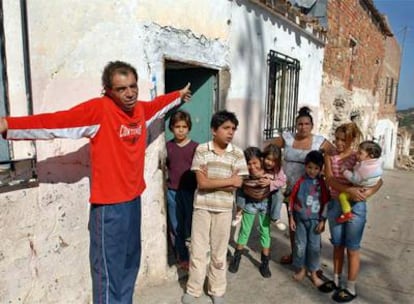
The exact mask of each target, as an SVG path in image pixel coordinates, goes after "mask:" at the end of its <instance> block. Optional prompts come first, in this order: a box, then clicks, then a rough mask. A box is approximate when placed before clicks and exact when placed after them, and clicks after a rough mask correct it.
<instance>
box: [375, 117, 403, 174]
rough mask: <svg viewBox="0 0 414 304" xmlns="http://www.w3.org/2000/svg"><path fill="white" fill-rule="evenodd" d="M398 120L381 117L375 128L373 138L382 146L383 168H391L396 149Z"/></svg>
mask: <svg viewBox="0 0 414 304" xmlns="http://www.w3.org/2000/svg"><path fill="white" fill-rule="evenodd" d="M397 131H398V122H392V121H391V120H389V119H381V120H379V121H378V123H377V126H376V128H375V139H376V141H377V142H378V144H379V145H380V146H381V148H382V159H383V162H384V163H383V165H384V169H393V168H394V163H395V153H396V151H397Z"/></svg>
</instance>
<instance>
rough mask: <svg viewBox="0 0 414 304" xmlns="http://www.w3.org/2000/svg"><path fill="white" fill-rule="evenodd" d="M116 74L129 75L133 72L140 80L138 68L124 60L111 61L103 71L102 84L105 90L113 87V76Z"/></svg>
mask: <svg viewBox="0 0 414 304" xmlns="http://www.w3.org/2000/svg"><path fill="white" fill-rule="evenodd" d="M115 74H121V75H125V76H126V75H128V74H133V75H134V76H135V79H136V80H137V81H138V73H137V70H136V69H135V68H134V67H133V66H132V65H130V64H129V63H126V62H123V61H110V62H108V64H107V65H106V66H105V68H104V70H103V72H102V86H103V88H104V90H106V89H112V78H113V77H114V75H115Z"/></svg>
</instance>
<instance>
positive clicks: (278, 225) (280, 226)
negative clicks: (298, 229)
mask: <svg viewBox="0 0 414 304" xmlns="http://www.w3.org/2000/svg"><path fill="white" fill-rule="evenodd" d="M273 225H275V226H276V228H277V229H279V230H280V231H285V230H286V229H287V225H286V224H285V223H283V222H282V221H281V220H276V221H275V222H273Z"/></svg>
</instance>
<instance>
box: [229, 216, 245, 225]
mask: <svg viewBox="0 0 414 304" xmlns="http://www.w3.org/2000/svg"><path fill="white" fill-rule="evenodd" d="M242 217H243V216H242V215H241V214H236V216H235V217H234V220H232V221H231V225H232V226H233V227H236V226H237V225H238V224H239V223H240V222H241V220H242Z"/></svg>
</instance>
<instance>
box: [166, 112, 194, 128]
mask: <svg viewBox="0 0 414 304" xmlns="http://www.w3.org/2000/svg"><path fill="white" fill-rule="evenodd" d="M179 121H185V123H186V124H187V126H188V130H191V126H192V124H191V116H190V114H189V113H188V112H186V111H183V110H178V111H177V112H174V113H173V114H172V115H171V118H170V122H169V124H168V128H169V129H170V131H172V129H173V127H174V125H175V124H176V123H177V122H179Z"/></svg>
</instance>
